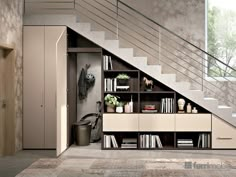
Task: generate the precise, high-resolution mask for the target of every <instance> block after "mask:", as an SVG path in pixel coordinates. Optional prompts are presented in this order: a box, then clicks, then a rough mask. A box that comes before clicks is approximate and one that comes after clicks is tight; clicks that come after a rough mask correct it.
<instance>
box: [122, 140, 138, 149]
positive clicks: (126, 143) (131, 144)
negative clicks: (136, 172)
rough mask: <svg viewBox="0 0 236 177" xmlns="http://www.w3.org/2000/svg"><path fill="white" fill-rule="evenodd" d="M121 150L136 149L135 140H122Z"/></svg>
mask: <svg viewBox="0 0 236 177" xmlns="http://www.w3.org/2000/svg"><path fill="white" fill-rule="evenodd" d="M121 148H137V138H123V139H122V144H121Z"/></svg>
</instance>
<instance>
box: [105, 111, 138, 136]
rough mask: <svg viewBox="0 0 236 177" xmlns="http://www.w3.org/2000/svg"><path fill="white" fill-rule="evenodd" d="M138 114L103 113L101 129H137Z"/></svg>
mask: <svg viewBox="0 0 236 177" xmlns="http://www.w3.org/2000/svg"><path fill="white" fill-rule="evenodd" d="M138 118H139V115H138V114H103V131H114V132H115V131H118V132H119V131H127V132H128V131H138V130H139V121H138Z"/></svg>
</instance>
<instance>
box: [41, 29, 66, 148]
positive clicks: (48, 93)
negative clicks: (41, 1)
mask: <svg viewBox="0 0 236 177" xmlns="http://www.w3.org/2000/svg"><path fill="white" fill-rule="evenodd" d="M64 31H65V27H63V26H45V148H56V139H57V136H56V127H57V125H56V121H57V114H56V106H57V105H56V99H57V98H56V97H57V95H56V88H57V73H59V72H62V73H63V74H64V75H63V74H61V73H59V74H61V75H63V76H61V80H58V82H63V79H64V77H66V73H64V68H62V69H63V71H60V70H59V71H57V69H56V68H57V64H61V62H64V63H63V64H61V65H63V67H66V64H65V62H66V58H65V57H66V51H65V49H64V48H62V43H64V44H63V45H66V40H64V38H63V37H62V35H63V33H64ZM62 38H63V41H62ZM57 60H58V61H57ZM64 64H65V65H64ZM64 94H66V93H64ZM63 96H64V95H63Z"/></svg>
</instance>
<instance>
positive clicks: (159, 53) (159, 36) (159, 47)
mask: <svg viewBox="0 0 236 177" xmlns="http://www.w3.org/2000/svg"><path fill="white" fill-rule="evenodd" d="M158 39H159V40H158V43H159V45H158V64H159V65H160V64H161V28H160V27H159V30H158Z"/></svg>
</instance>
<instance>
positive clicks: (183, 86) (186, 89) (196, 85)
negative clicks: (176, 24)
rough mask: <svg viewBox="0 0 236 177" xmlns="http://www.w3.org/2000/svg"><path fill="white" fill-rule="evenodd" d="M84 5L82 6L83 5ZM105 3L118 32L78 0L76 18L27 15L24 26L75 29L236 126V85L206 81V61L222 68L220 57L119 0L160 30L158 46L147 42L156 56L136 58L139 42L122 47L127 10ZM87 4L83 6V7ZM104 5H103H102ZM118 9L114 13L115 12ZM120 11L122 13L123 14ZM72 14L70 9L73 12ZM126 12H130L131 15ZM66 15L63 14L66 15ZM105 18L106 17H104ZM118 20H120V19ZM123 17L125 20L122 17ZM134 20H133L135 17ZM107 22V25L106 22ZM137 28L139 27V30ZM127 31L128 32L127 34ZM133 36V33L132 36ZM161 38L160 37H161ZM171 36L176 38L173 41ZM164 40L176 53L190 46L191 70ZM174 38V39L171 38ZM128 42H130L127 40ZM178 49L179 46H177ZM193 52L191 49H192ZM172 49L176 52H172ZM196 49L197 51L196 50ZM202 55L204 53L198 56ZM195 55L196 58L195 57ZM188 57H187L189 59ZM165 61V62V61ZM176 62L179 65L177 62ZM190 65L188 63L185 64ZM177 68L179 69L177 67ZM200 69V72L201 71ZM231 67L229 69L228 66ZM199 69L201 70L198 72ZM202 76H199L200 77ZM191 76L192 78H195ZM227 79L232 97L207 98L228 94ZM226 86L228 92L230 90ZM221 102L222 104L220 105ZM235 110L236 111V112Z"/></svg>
mask: <svg viewBox="0 0 236 177" xmlns="http://www.w3.org/2000/svg"><path fill="white" fill-rule="evenodd" d="M81 2H82V3H81ZM94 2H96V3H98V4H100V2H101V1H97V0H95V1H94ZM104 2H106V3H108V4H109V5H110V6H112V7H113V8H108V7H107V5H104V4H102V5H103V6H102V7H104V8H105V9H106V8H107V10H110V11H112V10H111V9H113V11H112V13H111V14H110V15H108V14H106V15H107V16H109V18H113V22H115V23H113V25H114V26H113V27H115V28H114V29H115V30H113V31H112V30H110V28H108V25H107V26H105V25H104V24H102V18H99V17H98V18H99V20H97V21H96V18H94V19H93V15H94V14H93V15H91V14H92V13H95V10H94V8H96V10H97V11H98V12H99V14H103V12H101V11H102V9H99V6H96V7H94V4H89V3H88V2H85V1H84V0H82V1H80V2H79V1H75V2H74V7H73V8H74V11H73V13H74V14H73V15H62V14H60V15H58V14H56V15H55V14H54V15H53V14H48V15H45V14H33V15H32V14H31V15H26V16H25V19H24V25H32V24H33V25H66V26H68V27H69V28H71V29H73V30H74V31H76V32H78V33H79V34H80V35H82V36H84V37H85V38H87V39H89V40H90V41H92V42H94V43H96V44H97V45H99V46H101V47H102V48H104V49H106V50H107V51H109V52H111V53H113V54H114V55H116V56H117V57H119V58H121V59H122V60H124V61H126V62H128V63H130V64H131V65H133V66H134V67H136V68H138V69H139V70H141V71H143V72H144V73H146V74H148V75H150V76H152V77H153V78H155V79H156V80H158V81H160V82H161V83H163V84H165V85H166V86H168V87H170V88H171V89H173V90H175V91H176V92H178V93H180V94H181V95H183V96H185V97H186V98H188V99H190V100H192V101H193V102H195V103H197V104H198V105H201V106H202V107H203V108H205V109H207V110H208V111H209V112H211V113H213V114H215V115H217V116H218V117H220V118H221V119H223V120H225V121H226V122H228V123H230V124H231V125H233V126H235V127H236V113H233V107H235V104H236V103H235V102H236V97H235V93H236V92H235V90H234V89H236V87H235V86H236V84H235V82H232V81H230V80H229V79H228V77H225V78H220V79H219V80H217V78H211V79H210V81H209V78H208V79H206V77H205V76H206V70H205V69H206V67H207V66H206V65H205V61H206V60H207V59H209V58H211V59H214V60H215V61H217V62H220V63H221V65H224V66H225V65H226V64H224V63H222V62H221V61H220V60H218V59H217V58H215V57H213V56H211V55H209V54H208V53H206V52H205V51H203V50H202V49H200V48H198V47H197V46H195V45H193V44H191V43H189V42H188V41H186V40H184V39H182V38H181V37H180V36H178V35H176V34H174V33H173V32H171V31H170V30H168V29H166V28H165V27H162V26H161V25H159V24H157V23H156V22H154V21H152V20H151V19H149V18H147V17H145V16H144V15H143V14H140V13H139V12H137V11H136V10H135V9H133V8H132V7H129V6H128V5H126V4H124V3H123V2H121V1H117V2H118V3H120V6H125V8H126V9H128V10H129V11H131V12H132V13H134V12H135V13H137V14H138V16H142V18H143V19H145V20H146V21H148V22H150V23H154V24H155V25H157V26H158V29H159V31H158V32H159V34H158V37H157V38H158V40H155V41H158V42H157V43H153V41H149V42H147V44H146V43H144V42H142V41H141V42H142V43H144V44H145V45H146V46H145V47H146V48H152V45H149V44H153V45H157V47H155V48H158V51H157V55H154V54H153V52H151V51H150V50H148V49H147V50H146V49H145V51H144V53H146V54H147V57H140V56H135V52H134V50H143V49H142V48H141V45H140V44H139V45H138V44H136V43H131V42H130V41H126V42H127V43H131V46H132V48H121V47H120V45H121V41H124V40H126V39H125V36H124V35H122V32H124V31H125V29H126V28H122V27H121V24H123V22H121V21H120V19H121V15H119V13H118V12H119V8H120V9H121V10H122V11H124V9H122V8H121V7H119V6H118V5H119V4H112V3H111V2H109V1H107V0H104ZM83 5H84V7H83ZM100 5H101V4H100ZM81 7H82V8H83V9H85V8H86V9H85V10H86V13H84V12H82V10H79V9H81ZM114 9H115V10H114ZM121 10H120V11H121ZM70 11H71V9H70ZM129 11H128V12H127V13H130V12H129ZM63 13H64V12H63ZM77 13H79V14H80V16H79V17H81V15H82V16H85V17H86V19H87V20H88V21H90V22H91V23H92V24H93V25H95V26H98V25H99V26H100V27H103V29H104V31H94V30H92V27H93V26H91V23H83V22H80V21H79V20H78V15H77ZM103 15H104V14H103ZM118 18H119V19H118ZM122 18H123V17H122ZM133 18H134V17H133ZM106 23H108V22H106ZM137 28H138V27H137ZM105 31H106V32H107V33H113V36H112V37H115V38H117V39H107V38H106V32H105ZM127 31H128V30H126V32H127ZM130 35H132V34H130ZM160 35H161V36H160ZM171 36H174V37H172V38H171ZM163 37H166V40H173V43H174V45H173V48H174V50H176V51H178V52H181V51H179V50H180V49H179V48H180V47H178V46H177V44H178V42H176V39H178V40H180V41H181V42H179V44H178V45H181V44H183V43H184V45H188V46H190V47H189V48H188V49H186V50H187V51H188V53H187V52H185V51H184V52H183V53H184V54H186V53H187V54H186V56H187V58H188V59H190V61H189V62H188V67H183V68H185V70H184V71H183V72H182V73H181V69H177V68H180V67H181V63H183V62H185V61H186V60H184V59H182V58H181V57H178V55H177V56H176V58H175V59H173V60H172V58H171V57H170V55H173V56H175V55H176V54H175V53H176V52H174V51H172V53H170V54H169V53H168V51H169V50H170V49H167V48H166V47H165V45H167V44H164V43H163V42H162V41H161V38H162V39H163ZM144 38H145V39H147V38H146V37H144ZM169 38H171V39H169ZM127 40H128V39H127ZM175 46H177V47H175ZM192 48H193V50H190V49H192ZM163 50H165V52H163V53H168V54H165V55H164V54H163V53H161V51H163ZM172 50H173V49H172ZM196 50H197V51H196ZM193 51H194V52H195V53H193V54H192V53H191V52H193ZM199 52H201V53H200V54H199ZM193 55H194V57H193ZM186 56H185V58H186ZM149 57H151V58H154V59H155V58H156V61H157V62H156V64H153V65H148V60H149ZM163 58H165V60H164V59H163ZM166 58H168V59H169V58H170V59H169V60H170V61H171V62H170V64H169V63H168V61H166ZM195 58H200V59H196V60H195ZM174 60H177V62H174ZM193 61H194V62H196V63H197V64H196V66H194V64H192V63H193ZM186 62H187V61H186ZM164 65H165V66H168V67H169V68H171V69H172V71H173V70H174V72H173V74H168V73H164V71H163V66H164ZM176 65H177V66H178V67H177V68H176ZM199 67H200V69H199ZM227 67H229V68H230V66H227ZM191 68H195V70H196V72H192V69H191ZM230 69H231V70H233V68H230ZM198 70H200V71H198ZM186 73H188V74H189V75H188V76H186ZM192 73H193V74H195V75H194V76H193V78H192V77H191V76H190V75H191V74H192ZM199 73H200V76H199ZM193 74H192V75H193ZM179 75H184V76H186V77H188V78H187V79H186V78H185V79H183V81H178V80H177V77H178V76H179ZM222 79H223V80H224V81H227V83H230V86H229V88H230V89H232V90H233V91H232V93H233V94H231V95H230V96H227V97H229V98H225V97H224V96H223V97H224V98H212V97H206V96H205V95H206V94H207V93H209V92H214V91H215V90H216V89H219V90H220V91H221V92H223V93H224V92H225V91H226V90H223V87H220V86H219V85H218V82H220V80H222ZM229 88H228V87H227V89H229ZM229 94H230V93H229ZM222 100H223V102H224V103H225V105H220V103H221V102H222ZM219 102H220V103H219ZM226 105H230V106H226ZM234 111H235V110H234Z"/></svg>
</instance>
